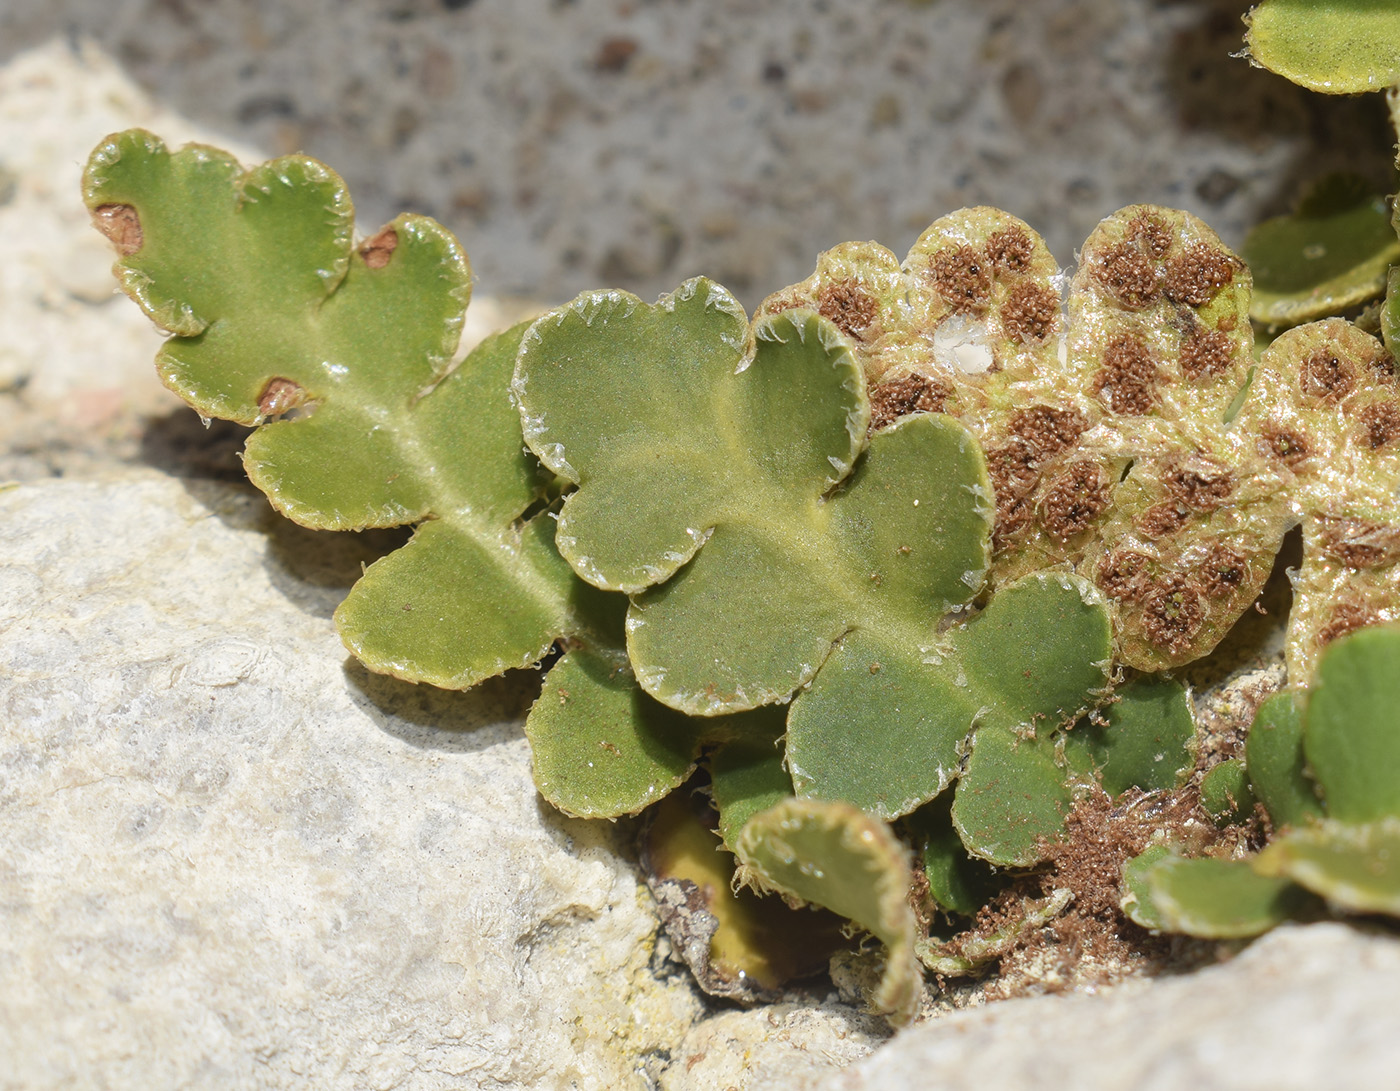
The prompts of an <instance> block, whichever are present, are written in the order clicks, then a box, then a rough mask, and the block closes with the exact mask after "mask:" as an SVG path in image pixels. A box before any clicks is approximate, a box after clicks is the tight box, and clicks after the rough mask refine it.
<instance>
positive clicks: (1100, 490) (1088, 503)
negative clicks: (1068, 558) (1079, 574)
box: [1040, 459, 1110, 542]
mask: <svg viewBox="0 0 1400 1091" xmlns="http://www.w3.org/2000/svg"><path fill="white" fill-rule="evenodd" d="M1109 498H1110V492H1109V483H1108V475H1107V474H1105V473H1104V472H1103V469H1102V468H1101V467H1100V466H1099V465H1098V463H1095V462H1090V461H1088V460H1087V459H1081V460H1080V461H1078V462H1072V463H1070V466H1069V469H1068V470H1067V471H1066V473H1065V474H1064V475H1063V476H1061V477H1059V478H1057V479H1056V480H1055V481H1053V482H1052V483H1051V485H1050V487H1049V488H1048V489H1047V490H1046V492H1045V495H1044V496H1043V497H1042V498H1041V501H1040V525H1041V526H1043V527H1044V528H1045V532H1046V533H1047V534H1049V535H1050V536H1051V537H1052V538H1055V539H1056V540H1058V541H1061V542H1067V541H1069V540H1070V539H1071V538H1073V537H1074V536H1075V535H1077V534H1082V533H1083V532H1084V531H1086V530H1088V529H1089V528H1090V527H1091V526H1093V525H1094V522H1095V520H1097V519H1098V517H1099V516H1100V515H1102V514H1103V513H1104V512H1105V511H1106V510H1107V509H1108V503H1109Z"/></svg>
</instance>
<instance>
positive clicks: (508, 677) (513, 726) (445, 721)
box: [345, 659, 540, 754]
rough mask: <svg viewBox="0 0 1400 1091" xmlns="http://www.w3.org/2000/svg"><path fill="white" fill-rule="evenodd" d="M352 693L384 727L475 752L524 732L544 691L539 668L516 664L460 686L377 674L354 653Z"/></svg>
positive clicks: (416, 740)
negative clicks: (470, 685)
mask: <svg viewBox="0 0 1400 1091" xmlns="http://www.w3.org/2000/svg"><path fill="white" fill-rule="evenodd" d="M345 677H346V679H347V680H348V681H349V682H350V689H351V698H352V699H353V700H354V701H355V703H356V704H357V705H358V706H360V708H362V709H363V710H364V711H365V712H366V713H367V714H368V715H369V716H370V718H371V719H373V720H374V722H375V724H376V725H378V727H379V729H380V730H381V731H383V732H384V733H385V734H387V735H392V736H394V737H395V738H397V739H402V740H403V741H404V742H406V743H408V744H409V745H410V746H416V747H418V748H419V749H421V750H441V751H443V752H445V753H451V754H471V753H477V752H479V751H482V750H486V749H489V748H490V747H492V746H497V745H500V744H501V743H507V742H513V741H515V740H516V739H519V738H521V737H522V735H523V734H524V730H523V726H524V723H525V714H526V713H527V712H528V711H529V710H530V705H531V704H533V703H534V700H535V698H536V697H538V696H539V692H540V675H539V673H538V672H537V671H529V670H517V671H510V672H509V673H507V674H505V675H503V676H501V677H499V678H491V679H488V680H487V681H485V682H483V683H481V685H479V686H475V687H474V688H472V689H469V690H464V691H457V690H445V689H437V688H436V687H434V686H429V685H415V684H414V683H412V682H403V681H400V680H399V679H397V678H390V677H389V676H388V675H384V674H375V673H374V672H373V671H370V670H368V669H367V668H366V667H365V666H364V665H363V664H362V663H360V662H358V661H357V660H354V659H349V660H347V661H346V663H345Z"/></svg>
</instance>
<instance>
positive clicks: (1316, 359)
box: [1298, 346, 1356, 402]
mask: <svg viewBox="0 0 1400 1091" xmlns="http://www.w3.org/2000/svg"><path fill="white" fill-rule="evenodd" d="M1298 385H1299V386H1300V387H1301V388H1302V390H1303V393H1304V394H1307V395H1309V396H1310V397H1314V398H1317V399H1318V400H1319V401H1324V402H1329V401H1330V402H1336V401H1341V400H1342V399H1343V398H1345V397H1346V396H1347V395H1348V394H1350V393H1351V392H1352V391H1353V390H1355V389H1356V375H1355V373H1354V372H1353V371H1352V368H1351V365H1350V364H1348V363H1347V362H1346V361H1345V360H1343V359H1342V358H1341V357H1340V356H1338V355H1337V354H1336V353H1335V352H1333V351H1332V350H1331V349H1329V348H1326V347H1325V346H1324V347H1322V348H1319V349H1318V350H1317V351H1316V352H1314V353H1313V354H1312V355H1311V356H1309V357H1308V358H1307V359H1306V360H1304V361H1303V367H1302V370H1301V371H1300V372H1299V374H1298Z"/></svg>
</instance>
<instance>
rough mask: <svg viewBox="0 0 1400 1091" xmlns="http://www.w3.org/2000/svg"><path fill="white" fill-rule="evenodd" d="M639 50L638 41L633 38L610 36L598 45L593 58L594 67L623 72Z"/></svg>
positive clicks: (605, 70) (600, 69) (603, 70)
mask: <svg viewBox="0 0 1400 1091" xmlns="http://www.w3.org/2000/svg"><path fill="white" fill-rule="evenodd" d="M636 52H637V43H636V41H635V40H634V39H632V38H609V39H607V40H606V41H605V42H603V44H602V45H600V46H599V47H598V52H597V54H596V55H595V56H594V58H593V67H594V68H596V69H597V70H598V71H599V72H621V71H622V70H623V69H624V68H626V67H627V65H628V63H629V62H631V60H632V57H633V55H634V54H635V53H636Z"/></svg>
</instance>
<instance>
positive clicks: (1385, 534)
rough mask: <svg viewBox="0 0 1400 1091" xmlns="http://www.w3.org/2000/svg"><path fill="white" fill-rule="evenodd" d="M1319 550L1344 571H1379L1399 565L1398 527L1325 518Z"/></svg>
mask: <svg viewBox="0 0 1400 1091" xmlns="http://www.w3.org/2000/svg"><path fill="white" fill-rule="evenodd" d="M1321 523H1322V534H1321V538H1322V548H1323V550H1324V551H1325V552H1326V553H1328V554H1329V555H1331V556H1333V557H1335V558H1336V559H1337V560H1339V561H1341V562H1342V564H1344V565H1346V566H1347V567H1348V568H1380V567H1382V566H1383V565H1390V564H1394V563H1395V562H1396V561H1400V527H1396V526H1387V525H1386V524H1385V523H1375V522H1372V521H1371V520H1369V519H1337V518H1326V517H1324V518H1323V519H1322V520H1321Z"/></svg>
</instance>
